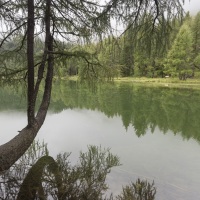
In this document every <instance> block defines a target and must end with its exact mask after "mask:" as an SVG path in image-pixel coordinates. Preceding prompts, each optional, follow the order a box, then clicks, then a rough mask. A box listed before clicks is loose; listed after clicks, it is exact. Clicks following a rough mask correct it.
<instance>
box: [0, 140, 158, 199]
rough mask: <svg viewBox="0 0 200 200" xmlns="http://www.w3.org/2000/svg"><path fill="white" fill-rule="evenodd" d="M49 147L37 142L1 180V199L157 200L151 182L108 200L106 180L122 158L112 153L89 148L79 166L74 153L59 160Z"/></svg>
mask: <svg viewBox="0 0 200 200" xmlns="http://www.w3.org/2000/svg"><path fill="white" fill-rule="evenodd" d="M48 154H49V153H48V149H47V145H46V144H45V143H44V142H43V143H39V142H38V141H36V142H34V143H33V145H32V146H31V147H30V148H29V149H28V151H27V152H26V153H25V154H24V155H23V156H22V157H21V158H20V159H19V160H18V161H17V162H16V163H15V164H14V165H13V166H12V167H11V168H10V169H9V170H8V171H6V172H4V173H3V174H1V176H0V199H2V200H12V199H13V200H14V199H17V200H26V199H27V200H31V199H33V200H34V199H59V200H64V199H73V200H85V199H88V200H90V199H91V200H94V199H96V200H98V199H99V200H100V199H105V200H106V199H107V200H114V199H118V200H125V199H133V200H134V199H140V200H153V199H154V198H155V194H156V189H155V187H154V183H152V184H150V183H148V182H147V181H140V179H138V180H137V181H136V183H131V184H130V185H129V186H126V187H124V188H123V191H122V193H121V194H120V195H118V196H117V197H115V198H114V197H113V196H112V194H111V195H110V196H109V197H106V191H107V189H108V185H107V184H106V176H107V174H108V173H110V171H111V168H112V167H115V166H119V165H120V162H119V158H118V157H117V156H114V155H112V154H111V153H110V150H109V149H103V148H102V147H96V146H89V147H88V152H86V153H83V152H80V160H79V163H77V164H76V165H75V166H72V165H71V164H70V161H69V156H70V153H64V154H59V155H58V156H57V157H56V159H54V158H53V157H51V156H49V155H48Z"/></svg>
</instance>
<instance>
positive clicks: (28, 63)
mask: <svg viewBox="0 0 200 200" xmlns="http://www.w3.org/2000/svg"><path fill="white" fill-rule="evenodd" d="M182 2H184V1H182V0H163V1H158V0H126V1H122V0H109V1H107V2H105V3H102V4H100V2H99V1H95V0H9V1H7V0H1V1H0V26H1V28H0V49H1V50H0V53H1V61H2V62H3V61H5V62H4V65H1V66H0V77H1V80H4V79H5V78H9V77H13V76H15V77H17V74H19V73H20V75H19V76H18V77H19V78H20V77H21V76H24V77H23V78H24V79H25V81H26V83H27V126H26V127H24V128H23V129H22V130H21V131H19V134H18V135H17V136H16V137H14V138H13V139H11V140H10V141H8V142H7V143H5V144H3V145H1V146H0V171H4V170H7V169H8V168H9V167H10V166H12V165H13V163H15V161H17V160H18V159H19V158H20V157H21V156H22V155H23V154H24V152H25V151H26V150H27V149H28V147H29V146H30V145H31V143H32V142H33V140H34V138H35V136H36V135H37V133H38V131H39V130H40V128H41V126H42V125H43V123H44V121H45V117H46V114H47V110H48V107H49V103H50V97H51V89H52V79H53V70H54V68H55V67H59V66H58V65H57V63H59V62H58V61H59V60H61V59H65V60H67V59H69V58H72V57H73V58H82V59H83V60H84V61H85V63H86V64H87V65H86V69H87V70H89V71H90V72H93V71H95V67H97V66H98V65H97V64H96V62H95V63H93V59H92V56H93V55H91V54H90V53H88V52H86V51H83V50H69V49H65V48H62V47H61V46H60V45H58V42H57V41H58V40H59V41H65V42H70V43H74V44H84V43H88V42H92V41H96V40H97V39H98V38H100V39H102V38H103V37H104V36H106V35H107V34H111V33H112V32H113V30H112V26H111V20H112V19H115V20H117V21H118V22H121V23H123V24H126V23H127V25H128V24H129V26H131V25H134V24H136V23H137V22H139V19H140V17H141V16H144V15H151V16H152V18H151V21H150V23H149V24H150V25H151V26H150V27H151V28H150V27H148V33H149V31H152V32H154V31H155V27H156V25H157V24H162V27H163V32H162V34H164V32H165V31H166V27H168V26H167V24H168V22H169V21H170V19H171V18H172V17H173V16H176V17H181V16H182V14H183V10H182ZM141 25H142V26H145V24H141ZM128 28H129V27H128ZM144 34H145V32H144ZM17 36H20V37H18V38H19V40H18V42H17V45H15V46H14V48H6V45H7V44H8V43H9V42H10V41H12V40H13V39H14V38H15V37H17ZM38 38H40V39H42V40H43V50H42V51H41V52H40V54H39V55H38V54H36V52H35V48H36V45H37V44H36V43H37V42H36V41H37V40H38ZM24 52H25V54H24ZM24 55H26V59H23V60H20V57H21V56H24ZM12 56H13V57H14V56H15V58H16V61H15V62H14V63H13V62H12V63H10V62H8V59H9V58H11V59H12ZM4 58H5V59H6V60H4ZM2 62H1V63H2ZM17 62H20V65H19V64H18V65H16V66H15V63H17ZM88 74H92V73H88ZM42 82H44V84H41V83H42ZM39 90H42V91H43V97H42V100H41V102H40V103H39V108H38V109H37V110H36V101H37V100H38V91H39Z"/></svg>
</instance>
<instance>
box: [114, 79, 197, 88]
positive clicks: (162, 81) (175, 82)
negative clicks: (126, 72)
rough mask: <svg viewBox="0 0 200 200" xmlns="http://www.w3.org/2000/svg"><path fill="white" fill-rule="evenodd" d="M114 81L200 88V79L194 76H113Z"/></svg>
mask: <svg viewBox="0 0 200 200" xmlns="http://www.w3.org/2000/svg"><path fill="white" fill-rule="evenodd" d="M115 82H132V83H137V84H143V85H147V86H163V87H173V88H194V89H200V79H196V78H194V79H187V80H185V81H181V80H179V79H178V78H146V77H140V78H138V77H120V78H115Z"/></svg>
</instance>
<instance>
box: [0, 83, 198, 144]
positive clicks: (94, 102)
mask: <svg viewBox="0 0 200 200" xmlns="http://www.w3.org/2000/svg"><path fill="white" fill-rule="evenodd" d="M0 90H1V91H0V96H1V97H0V110H8V109H11V110H23V109H24V108H25V106H24V105H25V104H26V103H25V98H23V94H24V92H23V90H22V88H18V90H14V89H13V87H11V86H6V87H2V88H0ZM19 94H21V95H19ZM199 98H200V91H199V90H192V89H174V88H168V87H146V86H142V85H136V84H134V83H132V84H130V83H121V84H114V83H102V84H98V85H95V86H93V87H88V84H87V83H83V82H81V83H80V82H76V81H56V82H55V84H54V87H53V92H52V101H51V105H50V111H51V112H56V113H58V112H61V111H62V110H64V109H74V108H79V109H83V108H85V109H89V110H98V111H101V112H103V113H104V114H105V115H106V116H108V117H114V116H120V117H121V120H122V122H123V125H124V127H125V129H127V128H128V127H129V126H133V127H134V129H135V133H136V134H137V136H141V135H145V133H146V130H147V129H148V128H150V129H151V131H152V133H153V132H154V130H155V128H156V127H158V128H159V129H160V130H161V131H162V132H163V133H166V132H167V131H168V130H171V131H172V132H173V133H174V134H181V135H182V137H183V138H186V139H189V138H194V139H196V140H197V141H200V135H199V130H200V123H199V121H200V112H199V109H200V105H199Z"/></svg>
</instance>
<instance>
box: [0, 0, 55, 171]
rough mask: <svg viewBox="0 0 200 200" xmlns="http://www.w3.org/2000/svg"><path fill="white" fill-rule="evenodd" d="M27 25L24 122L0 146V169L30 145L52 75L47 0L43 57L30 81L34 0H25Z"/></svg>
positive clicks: (48, 95)
mask: <svg viewBox="0 0 200 200" xmlns="http://www.w3.org/2000/svg"><path fill="white" fill-rule="evenodd" d="M27 2H28V3H27V4H28V27H27V61H28V105H27V106H28V109H27V117H28V125H27V126H26V127H25V128H23V129H22V130H21V131H20V133H19V134H18V135H17V136H15V137H14V138H13V139H11V140H10V141H9V142H7V143H5V144H3V145H1V146H0V172H2V171H4V170H7V169H9V168H10V167H11V166H12V165H13V164H14V163H15V162H16V161H17V160H18V159H19V158H20V157H21V156H22V155H23V154H24V153H25V151H26V150H27V149H28V148H29V147H30V145H31V144H32V142H33V140H34V138H35V137H36V135H37V133H38V131H39V129H40V128H41V126H42V124H43V123H44V120H45V118H46V114H47V110H48V107H49V103H50V98H51V88H52V78H53V59H54V58H53V54H51V53H49V52H52V51H53V36H52V35H51V32H50V26H51V25H50V21H51V18H50V16H51V15H50V12H51V11H50V10H51V0H46V12H45V17H44V18H45V24H46V38H45V48H44V54H43V59H42V62H41V65H40V66H39V69H38V78H37V81H36V84H34V74H35V72H34V26H35V25H34V0H28V1H27ZM46 63H47V64H46ZM45 65H47V73H46V80H45V88H44V94H43V99H42V102H41V105H40V107H39V110H38V112H37V115H36V117H35V102H36V99H37V94H38V90H39V85H40V83H41V79H42V77H43V74H44V69H45Z"/></svg>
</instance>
